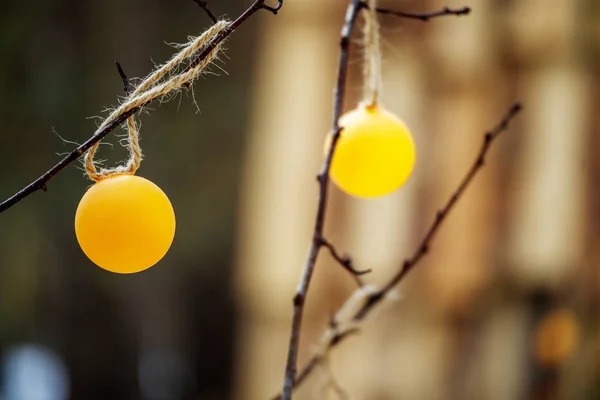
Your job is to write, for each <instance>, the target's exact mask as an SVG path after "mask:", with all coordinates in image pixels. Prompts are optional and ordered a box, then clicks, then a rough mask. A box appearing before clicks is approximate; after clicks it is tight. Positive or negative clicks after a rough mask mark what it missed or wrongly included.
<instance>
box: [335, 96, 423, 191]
mask: <svg viewBox="0 0 600 400" xmlns="http://www.w3.org/2000/svg"><path fill="white" fill-rule="evenodd" d="M340 126H341V127H342V128H343V129H342V132H341V134H340V138H339V140H338V142H337V146H336V149H335V152H334V155H333V160H332V163H331V168H330V176H331V179H332V180H333V182H334V183H335V184H336V185H337V186H338V187H339V188H340V189H341V190H343V191H344V192H346V193H347V194H350V195H353V196H357V197H366V198H369V197H378V196H383V195H386V194H389V193H391V192H393V191H394V190H396V189H398V188H399V187H400V186H402V185H403V184H404V183H405V182H406V181H407V180H408V178H409V176H410V174H411V173H412V171H413V167H414V165H415V145H414V142H413V139H412V136H411V134H410V131H409V130H408V128H407V127H406V125H405V124H404V122H402V120H400V119H399V118H398V117H396V116H395V115H394V114H392V113H390V112H388V111H386V110H385V109H383V108H382V107H381V106H377V105H375V106H367V105H364V104H362V105H360V106H359V107H358V108H356V109H354V110H352V111H350V112H348V113H346V114H344V115H343V116H342V117H341V118H340ZM330 140H331V139H328V141H330ZM326 148H327V149H329V142H327V143H326Z"/></svg>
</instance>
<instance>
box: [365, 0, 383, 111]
mask: <svg viewBox="0 0 600 400" xmlns="http://www.w3.org/2000/svg"><path fill="white" fill-rule="evenodd" d="M367 4H368V6H369V7H368V9H367V10H366V12H365V13H364V15H365V27H364V32H363V33H364V43H365V45H364V46H365V61H364V67H363V79H364V98H365V99H364V100H365V102H366V104H367V105H368V106H374V105H375V104H377V101H378V100H379V95H380V93H381V45H380V40H379V21H378V20H377V0H367Z"/></svg>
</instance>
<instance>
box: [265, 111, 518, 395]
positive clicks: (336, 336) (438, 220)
mask: <svg viewBox="0 0 600 400" xmlns="http://www.w3.org/2000/svg"><path fill="white" fill-rule="evenodd" d="M521 110H522V106H521V104H520V103H515V104H513V105H512V106H511V107H510V109H509V110H508V111H507V112H506V114H505V116H504V117H503V118H502V120H501V121H500V122H499V123H498V124H497V125H496V127H494V128H493V129H492V130H491V131H489V132H487V133H486V134H485V135H484V138H483V144H482V146H481V149H480V150H479V153H478V154H477V156H476V157H475V161H474V162H473V165H472V166H471V168H470V169H469V170H468V171H467V173H466V174H465V176H464V178H463V179H462V181H461V182H460V184H459V185H458V187H457V188H456V190H455V191H454V192H453V193H452V195H451V196H450V199H449V200H448V202H447V203H446V204H445V205H444V207H442V208H441V209H440V211H438V212H437V213H436V216H435V219H434V221H433V223H432V225H431V227H430V228H429V229H428V230H427V233H426V234H425V236H424V237H423V240H421V243H420V244H419V246H417V250H416V251H415V253H414V254H413V255H412V257H411V258H409V259H407V260H406V261H404V262H403V263H402V266H401V267H400V269H399V270H398V272H397V273H396V274H395V275H394V276H392V277H391V279H390V280H389V281H388V283H387V284H386V285H385V286H384V287H383V289H381V290H380V291H378V292H375V293H374V294H372V295H371V296H369V297H368V299H367V301H366V302H365V303H364V305H363V306H362V307H361V308H360V309H359V310H358V311H357V312H356V314H355V315H354V316H353V317H352V319H351V322H352V323H351V324H350V325H349V326H350V328H348V329H347V330H345V331H341V332H339V331H338V327H339V321H336V320H335V319H332V321H333V322H332V323H330V324H329V326H328V328H327V330H326V331H325V333H324V334H323V335H322V337H330V339H329V340H328V342H327V343H326V344H325V346H324V348H322V349H321V351H320V352H318V353H316V354H315V355H313V356H312V357H311V358H310V360H309V361H308V362H307V363H306V364H305V365H304V366H303V367H302V369H301V370H300V373H299V374H298V377H297V379H296V380H295V382H294V387H296V386H299V385H300V384H301V383H302V382H303V381H304V380H305V379H306V378H307V377H308V376H309V375H310V374H311V373H312V371H313V370H314V369H315V367H317V366H318V365H319V364H320V363H322V362H323V360H324V359H325V357H326V356H327V355H328V354H329V352H330V351H331V349H332V348H333V347H335V346H337V345H338V344H339V343H341V342H342V341H343V340H344V339H346V338H347V337H348V336H349V335H350V334H352V333H356V332H357V329H358V328H357V325H358V324H360V323H361V322H362V321H363V320H364V318H365V317H366V316H367V315H368V314H369V313H370V312H371V311H372V310H373V308H374V307H375V306H376V305H377V304H379V303H380V302H381V301H382V300H383V299H384V298H385V296H386V295H387V294H388V293H389V292H390V291H391V290H392V289H394V288H395V287H396V286H397V285H398V284H399V283H400V282H401V281H402V280H403V279H404V278H405V277H406V276H407V274H408V273H409V272H410V271H411V270H412V269H413V268H414V266H415V265H417V264H418V263H419V261H420V260H421V259H422V258H423V256H425V255H426V254H427V252H428V251H429V248H430V246H431V241H432V240H433V238H434V237H435V234H436V233H437V232H438V231H439V229H440V227H441V225H442V223H443V222H444V221H445V220H446V219H447V217H448V214H449V213H450V211H452V209H453V208H454V206H455V205H456V203H457V202H458V200H459V199H460V198H461V197H462V195H463V194H464V192H465V191H466V189H467V188H468V187H469V185H470V184H471V182H472V181H473V178H474V177H475V175H476V174H477V172H479V171H480V170H481V169H482V168H483V166H484V163H485V157H486V155H487V153H488V151H489V150H490V148H491V146H492V144H493V142H494V141H495V140H496V139H497V138H498V137H499V136H500V135H501V134H502V132H504V131H506V130H507V128H508V126H509V124H510V122H511V121H512V120H513V119H514V118H515V116H516V115H517V114H518V113H519V112H520V111H521ZM350 297H352V295H351V296H350ZM328 333H330V334H329V335H328ZM331 333H332V334H331ZM280 398H281V397H280V396H276V397H274V400H275V399H280Z"/></svg>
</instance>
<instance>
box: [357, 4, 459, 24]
mask: <svg viewBox="0 0 600 400" xmlns="http://www.w3.org/2000/svg"><path fill="white" fill-rule="evenodd" d="M361 8H369V5H368V4H367V3H365V2H364V1H363V2H361ZM377 12H378V13H380V14H388V15H393V16H395V17H399V18H409V19H418V20H420V21H423V22H427V21H429V20H430V19H432V18H437V17H444V16H447V15H454V16H457V17H459V16H461V15H469V13H471V8H470V7H466V6H465V7H461V8H454V9H453V8H448V7H444V8H442V9H441V10H438V11H432V12H427V13H409V12H405V11H399V10H392V9H389V8H383V7H377Z"/></svg>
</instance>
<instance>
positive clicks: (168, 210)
mask: <svg viewBox="0 0 600 400" xmlns="http://www.w3.org/2000/svg"><path fill="white" fill-rule="evenodd" d="M75 233H76V235H77V240H78V242H79V245H80V246H81V249H82V250H83V252H84V253H85V254H86V255H87V256H88V258H89V259H90V260H91V261H92V262H94V263H95V264H96V265H98V266H99V267H102V268H104V269H106V270H108V271H111V272H116V273H121V274H130V273H134V272H140V271H143V270H145V269H147V268H150V267H151V266H153V265H154V264H156V263H157V262H158V261H160V259H161V258H163V257H164V255H165V254H166V253H167V251H168V250H169V247H170V246H171V243H172V242H173V238H174V236H175V213H174V211H173V207H172V206H171V202H170V201H169V199H168V197H167V196H166V195H165V193H164V192H163V191H162V190H161V189H160V188H159V187H158V186H156V185H155V184H154V183H152V182H150V181H149V180H147V179H144V178H141V177H139V176H135V175H117V176H112V177H108V178H105V179H102V180H100V181H99V182H97V183H96V184H94V185H93V186H92V187H91V188H90V189H89V190H88V191H87V192H86V193H85V195H84V196H83V198H82V199H81V201H80V203H79V206H78V207H77V212H76V214H75Z"/></svg>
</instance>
